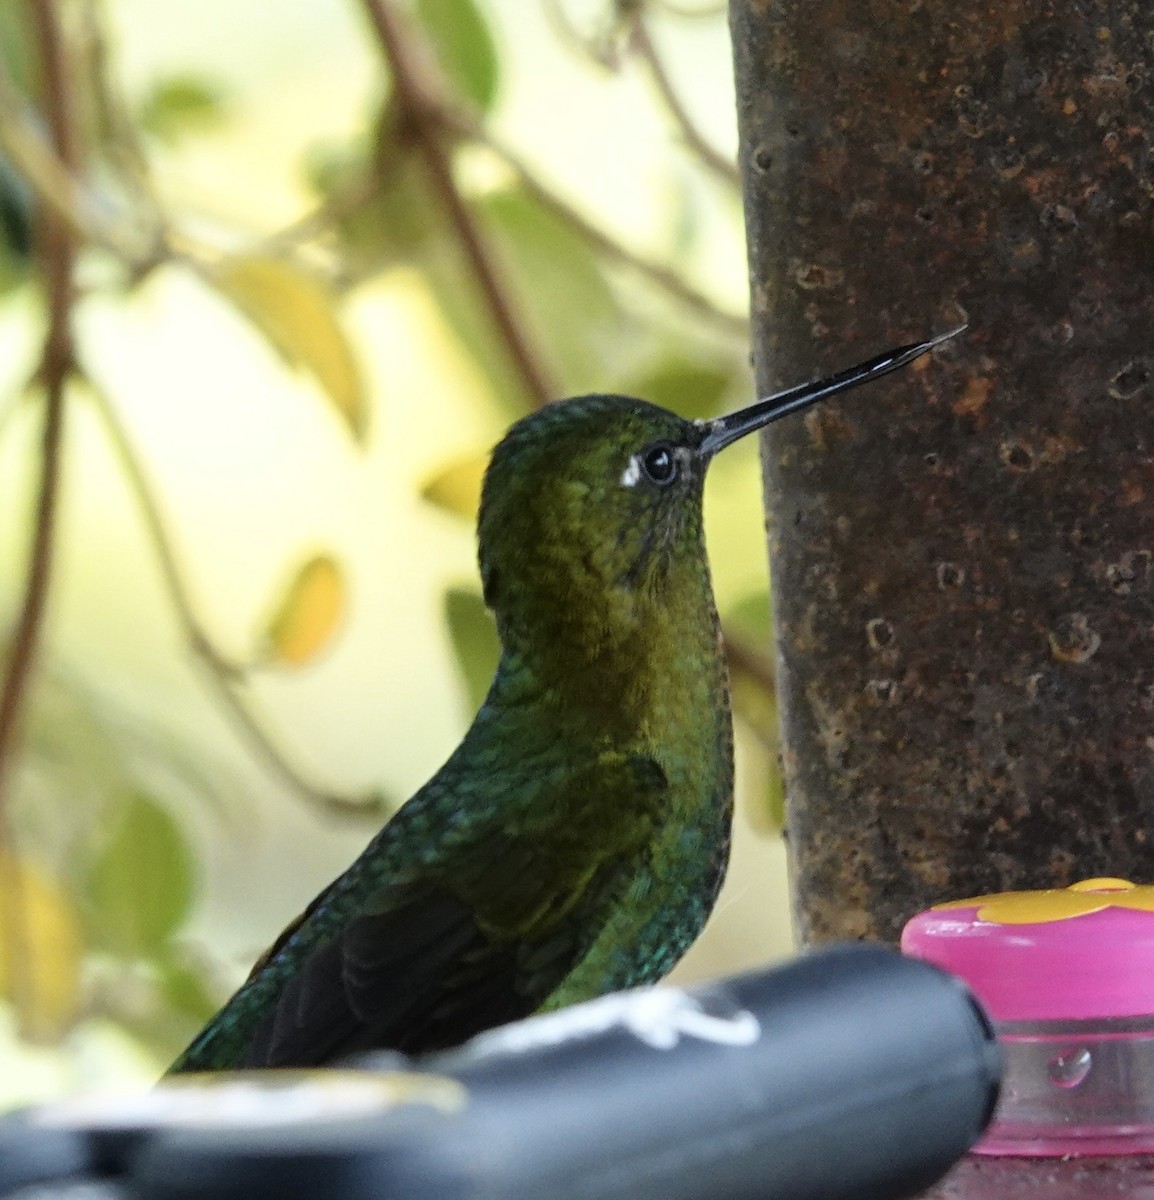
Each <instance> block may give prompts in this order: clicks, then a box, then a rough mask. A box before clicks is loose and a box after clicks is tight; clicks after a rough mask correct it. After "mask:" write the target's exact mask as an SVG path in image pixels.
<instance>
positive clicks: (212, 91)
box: [137, 75, 228, 142]
mask: <svg viewBox="0 0 1154 1200" xmlns="http://www.w3.org/2000/svg"><path fill="white" fill-rule="evenodd" d="M227 114H228V103H227V100H226V98H225V92H224V89H223V88H222V87H221V85H220V84H219V83H216V82H215V81H214V80H211V79H204V78H202V77H201V76H199V75H170V76H169V77H168V78H166V79H161V80H159V81H158V82H157V83H155V84H153V86H152V88H151V89H150V90H149V91H148V92H147V93H146V94H145V96H144V98H143V99H142V100H141V101H140V105H139V108H138V111H137V117H138V119H139V121H140V127H141V128H142V129H143V130H144V131H145V132H146V133H151V134H152V135H153V137H156V138H159V139H160V140H161V141H164V142H173V141H175V140H176V139H177V138H179V137H180V136H181V135H182V134H185V133H199V132H202V131H203V130H206V129H212V128H214V127H215V126H217V125H219V124H220V123H221V121H223V120H224V118H225V117H226V116H227Z"/></svg>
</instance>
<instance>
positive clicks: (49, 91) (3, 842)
mask: <svg viewBox="0 0 1154 1200" xmlns="http://www.w3.org/2000/svg"><path fill="white" fill-rule="evenodd" d="M30 15H31V17H32V24H33V27H34V29H35V31H36V40H37V42H38V45H39V50H40V58H41V62H40V68H41V80H42V84H43V89H44V95H43V104H44V110H45V114H46V116H47V121H48V128H49V130H50V132H51V137H52V141H53V144H54V148H55V153H56V155H57V157H58V158H59V160H60V163H61V164H62V166H63V169H64V171H65V173H66V174H68V175H71V173H72V168H73V165H74V163H75V161H76V153H77V146H76V126H75V118H74V113H73V96H72V91H71V73H70V70H69V64H68V55H67V50H66V47H65V45H64V39H63V35H62V32H61V29H60V26H59V24H58V23H57V19H56V18H57V13H56V7H55V4H54V3H53V0H32V4H31V14H30ZM37 233H38V238H39V258H40V263H41V267H42V273H43V280H44V291H45V304H46V308H47V314H48V328H47V330H46V332H45V336H44V346H43V349H42V351H41V355H40V365H39V368H38V376H39V383H40V386H41V387H42V389H43V397H44V399H43V406H44V426H43V431H42V433H41V441H40V480H39V485H38V487H37V494H36V504H35V508H34V511H33V525H32V537H31V545H30V547H29V552H28V567H27V572H26V574H25V580H24V595H23V599H22V601H21V604H20V611H19V614H18V615H17V618H16V624H15V628H14V629H13V631H12V636H11V641H10V643H9V649H8V661H7V669H6V671H5V674H4V680H3V683H2V684H0V851H3V854H2V855H0V873H2V874H3V876H4V878H3V880H2V881H0V887H2V891H3V896H2V899H3V903H4V932H5V935H6V937H7V940H8V942H9V945H10V950H11V959H12V962H11V971H10V977H11V986H12V989H13V999H14V1001H15V1005H16V1010H17V1012H19V1013H21V1014H29V1013H34V1011H35V1008H34V1005H35V994H34V991H35V990H34V984H33V979H32V974H31V953H32V949H33V947H32V942H31V932H30V928H29V925H28V918H29V912H28V905H27V896H26V895H25V892H24V887H23V877H22V875H21V873H20V870H19V866H18V860H17V858H16V855H15V854H14V853H12V851H11V847H10V841H11V828H10V823H9V819H8V786H9V785H10V783H11V781H12V778H13V775H14V773H15V765H16V754H17V750H18V748H19V746H20V740H21V733H22V728H23V718H24V713H25V710H26V707H27V702H28V694H29V691H30V687H31V682H32V678H33V675H34V672H35V669H36V660H37V657H38V654H39V650H40V640H41V633H42V631H43V626H44V612H45V608H46V606H47V603H48V592H49V588H50V585H51V582H52V566H53V561H54V552H55V546H56V518H57V513H58V510H59V504H60V474H61V458H62V449H63V443H64V414H65V388H66V386H67V383H68V378H69V375H70V373H71V371H72V364H73V359H74V354H73V344H72V303H73V298H74V291H73V268H74V265H75V256H76V247H75V245H74V243H73V237H72V231H71V230H70V228H69V227H68V225H67V223H66V222H65V221H63V220H61V219H60V217H59V216H58V215H57V214H56V213H54V212H51V211H48V210H45V211H43V212H42V213H41V214H40V222H39V227H38V230H37Z"/></svg>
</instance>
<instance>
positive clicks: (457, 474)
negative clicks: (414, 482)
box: [421, 454, 489, 520]
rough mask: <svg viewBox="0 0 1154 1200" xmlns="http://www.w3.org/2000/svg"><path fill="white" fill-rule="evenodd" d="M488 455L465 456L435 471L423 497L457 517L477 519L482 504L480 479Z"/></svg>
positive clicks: (424, 490) (423, 491) (424, 489)
mask: <svg viewBox="0 0 1154 1200" xmlns="http://www.w3.org/2000/svg"><path fill="white" fill-rule="evenodd" d="M488 465H489V456H488V455H487V454H486V455H481V456H476V457H472V458H464V459H461V460H459V461H458V462H455V463H453V465H452V466H450V467H446V468H445V469H444V470H443V471H441V472H439V473H438V474H437V475H434V476H433V478H432V479H430V480H429V482H428V483H426V484H425V486H424V487H423V488H421V497H422V499H425V500H428V501H429V503H430V504H435V505H436V506H437V507H438V508H443V509H444V510H445V511H446V512H450V513H452V514H453V515H454V516H457V517H468V518H469V519H470V520H474V519H476V516H477V509H478V508H480V506H481V483H482V481H483V480H484V478H485V468H486V467H487V466H488Z"/></svg>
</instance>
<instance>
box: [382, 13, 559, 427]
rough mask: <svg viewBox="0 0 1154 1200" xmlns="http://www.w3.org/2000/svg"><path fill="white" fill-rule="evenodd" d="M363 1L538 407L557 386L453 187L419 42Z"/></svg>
mask: <svg viewBox="0 0 1154 1200" xmlns="http://www.w3.org/2000/svg"><path fill="white" fill-rule="evenodd" d="M364 6H365V12H366V14H367V15H368V18H369V23H370V24H371V26H372V28H373V32H374V33H375V34H376V36H377V40H378V41H379V42H380V45H381V49H382V51H383V53H384V56H385V59H386V60H387V62H388V64H389V68H390V71H391V73H392V77H393V92H394V97H395V101H396V104H397V107H398V110H399V115H400V120H401V125H402V128H403V129H406V128H407V131H408V133H409V136H410V137H411V138H412V140H413V142H414V144H415V145H416V147H417V149H418V151H419V153H420V154H421V156H422V158H423V159H424V163H425V169H426V171H427V173H428V176H429V181H430V184H431V185H432V187H433V190H434V191H435V192H436V194H437V197H438V199H439V200H440V202H441V206H442V208H443V209H444V211H445V215H446V217H447V218H448V221H449V224H450V225H451V226H452V228H453V232H454V233H455V235H456V238H457V242H458V244H459V245H460V247H461V251H462V253H463V254H464V256H465V258H466V260H467V261H468V263H469V266H470V268H471V269H472V272H473V277H474V279H475V280H476V282H477V286H478V287H479V288H480V290H481V293H482V294H483V296H484V298H485V302H486V305H487V306H488V310H489V314H490V316H491V317H492V320H493V323H494V325H495V326H496V328H497V332H498V334H499V335H500V337H501V340H502V341H503V342H504V344H505V348H506V350H507V351H508V353H509V357H510V358H511V360H512V361H513V364H514V366H515V367H516V369H517V372H518V374H519V375H520V377H521V381H522V384H523V385H524V387H525V390H526V392H527V393H528V395H529V397H530V400H531V401H532V403H533V405H534V407H538V408H539V407H541V406H542V405H544V404H547V403H548V402H549V401H550V400H552V399H554V398H555V397H556V396H557V389H556V387H555V386H554V383H553V381H552V379H551V378H550V377H549V373H548V371H547V370H546V368H545V366H544V363H543V361H542V357H541V355H540V353H539V351H538V350H537V348H536V347H535V346H533V345H532V344H531V340H530V335H529V332H528V330H527V329H526V327H525V325H524V324H523V322H522V321H521V319H520V317H519V316H518V314H517V313H516V311H515V306H514V304H513V300H512V297H511V296H510V295H509V293H508V291H507V290H506V288H505V284H504V281H503V280H502V278H501V273H500V271H499V270H498V268H497V264H496V262H495V260H494V257H493V254H492V251H491V249H490V247H489V245H488V243H487V241H486V239H485V235H484V232H483V231H482V229H481V228H480V225H479V224H478V222H477V219H476V217H475V216H474V214H473V212H472V211H471V210H470V208H469V206H468V204H467V202H466V201H465V198H464V196H462V194H461V191H460V189H459V188H458V187H457V181H456V178H455V177H454V175H453V164H452V153H451V147H450V142H449V138H448V136H447V133H448V129H447V126H446V123H445V121H444V119H443V114H444V112H445V111H446V109H445V105H444V104H443V103H441V102H440V101H439V99H438V98H437V97H438V95H439V94H440V91H441V89H440V88H439V87H438V86H437V84H436V82H435V78H434V75H433V71H432V69H431V67H430V66H429V64H428V63H427V62H426V61H425V60H424V59H423V57H422V55H421V53H420V47H419V46H417V45H415V44H414V42H413V40H412V39H411V38H410V37H409V35H408V33H407V32H406V31H405V29H404V28H403V26H402V24H401V21H400V20H399V18H398V17H397V14H396V12H395V10H394V9H393V7H392V5H391V4H390V3H389V2H388V0H364Z"/></svg>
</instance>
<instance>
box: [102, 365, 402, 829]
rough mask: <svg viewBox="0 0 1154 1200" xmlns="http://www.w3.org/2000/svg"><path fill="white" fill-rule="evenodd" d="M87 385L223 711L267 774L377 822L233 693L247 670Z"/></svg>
mask: <svg viewBox="0 0 1154 1200" xmlns="http://www.w3.org/2000/svg"><path fill="white" fill-rule="evenodd" d="M87 384H88V386H87V389H86V393H87V394H88V395H89V397H90V398H91V400H92V402H93V403H94V404H95V406H96V410H97V412H98V413H99V414H100V416H101V418H102V419H103V421H104V427H105V429H106V430H107V432H108V436H109V439H110V440H111V443H112V447H113V449H114V450H115V452H116V456H117V458H118V459H119V460H120V466H121V469H122V470H123V472H124V476H125V478H126V480H127V482H128V485H129V488H130V489H131V491H132V494H133V496H134V498H135V500H136V504H137V507H138V508H139V510H140V514H141V517H142V518H143V520H144V524H145V528H146V530H147V532H148V536H149V540H150V541H151V542H152V548H153V551H154V552H155V554H156V561H157V564H158V566H159V567H160V573H161V576H162V577H163V579H164V583H165V586H166V587H167V589H168V594H169V598H170V600H171V601H172V606H173V609H174V610H175V612H176V617H177V620H178V622H179V623H180V625H181V627H182V629H183V630H184V634H185V637H187V639H188V643H189V646H190V647H191V649H192V651H193V654H194V655H195V658H196V661H197V662H198V663H200V665H201V666H202V667H203V668H204V676H205V679H206V680H207V681H208V683H209V685H210V686H211V688H212V690H213V693H214V694H215V695H216V697H217V699H218V700H219V701H220V703H221V705H222V707H224V709H225V710H226V711H227V712H228V713H229V714H230V716H231V717H232V719H233V720H234V721H235V722H236V725H237V727H238V728H239V730H240V732H241V734H242V735H243V736H244V737H245V738H246V740H247V741H248V743H249V745H250V746H251V747H252V749H253V750H254V752H255V753H256V754H257V755H258V756H259V757H260V758H261V759H263V761H264V762H265V764H266V765H267V766H268V767H269V768H270V770H271V771H272V772H273V773H274V774H276V775H277V776H278V777H279V778H280V779H281V780H282V781H283V782H284V783H286V784H287V785H288V786H289V787H290V788H292V789H293V790H294V791H295V792H297V793H298V794H300V795H301V796H303V797H304V798H305V799H306V800H308V801H309V803H311V804H314V805H316V806H318V807H319V808H323V809H324V810H325V811H327V812H330V813H333V814H335V815H337V816H341V817H348V816H353V817H358V818H370V817H371V818H374V819H377V818H379V817H380V816H381V814H382V813H383V812H384V811H385V810H386V808H387V806H386V805H385V804H383V802H381V801H380V800H379V799H378V798H377V797H375V796H369V797H361V798H359V799H349V798H346V797H344V796H336V795H333V794H332V793H331V792H327V791H325V790H324V789H323V788H318V787H315V786H314V785H313V784H311V783H309V782H308V781H307V780H305V779H304V778H302V776H301V775H300V774H299V772H298V771H297V770H296V769H295V768H294V767H292V766H291V765H290V764H289V763H288V762H287V761H286V759H285V758H284V756H283V755H282V754H281V752H280V750H279V749H278V748H277V747H276V746H275V745H274V744H273V742H272V740H271V739H270V738H269V736H268V734H267V733H265V731H264V730H263V729H262V728H261V726H260V723H259V722H258V721H257V720H256V718H255V717H254V716H253V714H252V713H251V712H249V710H248V708H247V707H246V706H245V704H244V702H243V701H242V700H241V698H240V697H239V696H238V695H237V694H236V692H235V691H234V683H235V681H236V680H237V679H243V678H244V677H245V674H246V671H245V668H244V667H243V666H240V665H238V664H236V663H233V662H230V661H229V660H228V659H226V658H225V657H224V655H222V654H221V653H220V651H218V650H217V649H216V647H215V645H214V644H213V641H212V639H211V638H210V637H209V636H208V634H207V633H206V632H205V629H204V625H203V624H202V623H201V621H200V619H199V617H198V616H197V614H196V610H195V608H194V606H193V603H192V600H191V599H190V597H189V595H188V590H187V588H186V587H185V585H184V578H183V575H182V573H181V569H180V564H179V563H178V562H177V560H176V555H175V553H174V552H173V549H172V544H171V542H170V541H169V538H168V535H167V533H166V531H165V527H164V519H163V517H162V516H161V514H160V508H159V506H158V505H157V503H156V499H155V497H154V496H153V492H152V488H151V485H150V484H149V481H148V479H147V477H146V475H145V472H144V468H143V467H142V466H141V463H140V460H139V458H138V457H137V455H136V451H135V450H134V449H133V446H132V444H131V442H130V441H129V438H128V435H127V433H126V432H125V429H124V426H123V425H122V424H121V423H120V419H119V418H118V417H117V415H116V412H115V410H114V408H113V406H112V404H111V402H110V401H109V399H108V397H107V396H106V395H105V394H104V393H103V392H102V391H101V390H100V388H99V387H97V386H95V385H94V384H93V383H92V382H91V380H89V381H87Z"/></svg>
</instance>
